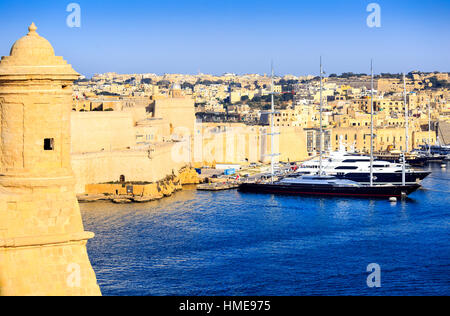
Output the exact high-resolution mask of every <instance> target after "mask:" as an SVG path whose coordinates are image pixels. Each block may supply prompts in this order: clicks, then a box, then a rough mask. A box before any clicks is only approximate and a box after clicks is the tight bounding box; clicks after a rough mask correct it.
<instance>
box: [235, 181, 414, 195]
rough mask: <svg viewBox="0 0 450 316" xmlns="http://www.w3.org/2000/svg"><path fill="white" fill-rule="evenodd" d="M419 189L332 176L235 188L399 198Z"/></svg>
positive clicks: (275, 192) (270, 191) (290, 192)
mask: <svg viewBox="0 0 450 316" xmlns="http://www.w3.org/2000/svg"><path fill="white" fill-rule="evenodd" d="M420 187H421V186H420V184H418V183H415V184H406V185H372V186H370V185H363V184H360V183H358V182H355V181H351V180H342V179H338V178H336V177H332V176H301V177H299V178H285V179H282V180H280V181H278V182H273V183H243V184H241V185H240V186H239V191H240V192H248V193H265V194H285V195H311V196H338V197H361V198H391V197H396V198H401V197H405V196H408V195H409V194H411V193H413V192H415V191H416V190H418V189H419V188H420Z"/></svg>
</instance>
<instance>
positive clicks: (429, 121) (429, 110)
mask: <svg viewBox="0 0 450 316" xmlns="http://www.w3.org/2000/svg"><path fill="white" fill-rule="evenodd" d="M428 155H429V156H431V108H430V103H428Z"/></svg>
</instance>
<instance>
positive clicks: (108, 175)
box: [72, 143, 186, 193]
mask: <svg viewBox="0 0 450 316" xmlns="http://www.w3.org/2000/svg"><path fill="white" fill-rule="evenodd" d="M174 146H175V145H174V144H172V143H166V144H163V145H160V146H156V147H154V148H153V149H154V151H151V152H149V151H146V150H125V151H113V152H100V153H87V154H72V168H73V170H74V173H75V178H76V187H75V191H76V193H84V192H85V186H86V184H94V183H105V182H110V181H118V180H119V178H120V176H121V175H124V176H125V179H126V181H146V182H156V181H158V180H161V179H163V178H165V177H166V176H167V175H170V174H172V171H175V172H176V171H178V170H179V169H181V168H182V167H183V166H184V165H186V161H183V160H177V159H176V157H175V158H174V154H173V149H174Z"/></svg>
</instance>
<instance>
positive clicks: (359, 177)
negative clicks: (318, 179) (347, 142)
mask: <svg viewBox="0 0 450 316" xmlns="http://www.w3.org/2000/svg"><path fill="white" fill-rule="evenodd" d="M319 170H320V158H319V157H317V158H314V159H312V160H309V161H306V162H304V163H302V164H301V165H300V166H299V169H298V170H297V172H296V174H295V175H293V176H298V175H316V174H318V173H319ZM402 172H403V164H398V163H391V162H388V161H382V160H375V161H374V163H373V175H374V178H373V180H374V183H377V184H402V182H403V175H402ZM322 173H323V175H328V176H334V177H336V178H338V179H345V180H351V181H355V182H358V183H362V184H368V183H370V157H368V156H362V155H358V154H351V153H347V152H344V151H338V152H332V153H330V154H329V155H328V156H324V158H323V159H322ZM428 175H430V172H428V171H418V170H414V169H412V168H411V166H409V165H406V170H405V180H406V181H405V182H406V183H408V184H410V183H420V182H421V181H422V180H423V179H425V178H426V177H427V176H428Z"/></svg>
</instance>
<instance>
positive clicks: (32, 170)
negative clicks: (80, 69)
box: [0, 23, 100, 295]
mask: <svg viewBox="0 0 450 316" xmlns="http://www.w3.org/2000/svg"><path fill="white" fill-rule="evenodd" d="M36 29H37V28H36V26H35V25H34V23H33V24H32V25H31V26H30V27H29V33H28V34H27V35H26V36H24V37H22V38H21V39H19V40H18V41H17V42H16V43H15V44H14V46H13V47H12V49H11V53H10V56H8V57H3V58H2V59H1V61H0V114H1V117H0V131H1V140H0V295H100V289H99V287H98V285H97V280H96V276H95V273H94V271H93V269H92V267H91V264H90V262H89V258H88V254H87V251H86V243H87V240H88V239H90V238H92V237H93V236H94V234H93V233H89V232H85V231H84V228H83V223H82V220H81V214H80V210H79V206H78V202H77V200H76V196H75V191H74V185H75V180H74V176H73V172H72V168H71V160H70V113H71V108H72V106H71V103H72V84H73V81H74V80H76V79H77V78H78V77H79V75H78V73H77V72H75V71H74V70H73V69H72V67H71V66H70V65H69V64H67V62H66V61H64V59H63V58H62V57H56V56H55V53H54V50H53V47H52V46H51V44H50V43H49V42H48V41H47V40H46V39H44V38H43V37H41V36H39V35H38V33H37V32H36Z"/></svg>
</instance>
